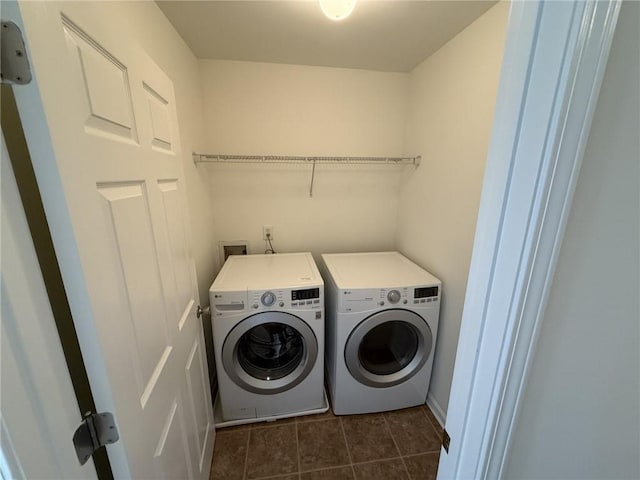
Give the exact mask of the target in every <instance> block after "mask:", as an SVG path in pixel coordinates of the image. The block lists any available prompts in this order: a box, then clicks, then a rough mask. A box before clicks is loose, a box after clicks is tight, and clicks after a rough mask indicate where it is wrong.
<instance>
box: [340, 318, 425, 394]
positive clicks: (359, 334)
mask: <svg viewBox="0 0 640 480" xmlns="http://www.w3.org/2000/svg"><path fill="white" fill-rule="evenodd" d="M432 349H433V336H432V334H431V328H429V325H428V324H427V322H426V321H425V320H424V318H422V317H421V316H420V315H418V314H417V313H415V312H411V311H409V310H402V309H392V310H384V311H381V312H378V313H374V314H373V315H371V316H369V317H367V318H366V319H364V320H363V321H362V322H361V323H360V324H358V326H357V327H356V328H354V329H353V331H352V332H351V335H350V336H349V339H348V340H347V343H346V345H345V352H344V357H345V361H346V363H347V368H348V369H349V372H350V373H351V375H352V376H353V378H355V379H356V380H358V381H359V382H360V383H363V384H365V385H369V386H370V387H390V386H392V385H397V384H399V383H402V382H404V381H406V380H407V379H409V378H411V377H412V376H413V375H415V374H416V373H417V372H418V370H420V368H421V367H422V366H423V365H424V364H425V362H426V361H427V359H428V358H429V355H431V351H432Z"/></svg>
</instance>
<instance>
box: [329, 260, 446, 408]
mask: <svg viewBox="0 0 640 480" xmlns="http://www.w3.org/2000/svg"><path fill="white" fill-rule="evenodd" d="M322 259H323V260H324V266H323V274H325V275H324V279H325V281H326V295H327V306H326V308H327V311H326V314H327V322H326V343H327V348H326V353H327V355H326V359H325V361H326V366H327V377H328V378H327V380H328V385H329V394H330V397H331V400H332V406H333V410H334V412H335V413H336V414H338V415H348V414H356V413H370V412H382V411H388V410H395V409H400V408H406V407H412V406H415V405H421V404H424V403H425V401H426V398H427V391H428V390H429V381H430V379H431V367H432V366H433V353H434V349H435V343H436V335H437V332H438V317H439V313H440V295H441V282H440V280H438V279H437V278H436V277H434V276H433V275H431V274H430V273H428V272H426V271H425V270H423V269H422V268H420V267H418V266H417V265H416V264H415V263H413V262H411V261H410V260H409V259H407V258H405V257H404V256H402V255H401V254H399V253H398V252H377V253H354V254H325V255H322Z"/></svg>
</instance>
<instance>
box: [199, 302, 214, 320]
mask: <svg viewBox="0 0 640 480" xmlns="http://www.w3.org/2000/svg"><path fill="white" fill-rule="evenodd" d="M203 315H211V307H204V308H202V307H201V306H200V305H198V308H197V309H196V317H198V318H200V317H201V316H203Z"/></svg>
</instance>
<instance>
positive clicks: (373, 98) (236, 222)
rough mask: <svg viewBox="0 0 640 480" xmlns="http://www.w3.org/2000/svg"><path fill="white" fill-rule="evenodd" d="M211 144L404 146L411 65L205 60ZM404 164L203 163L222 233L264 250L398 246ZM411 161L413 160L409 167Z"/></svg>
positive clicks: (335, 151) (242, 147)
mask: <svg viewBox="0 0 640 480" xmlns="http://www.w3.org/2000/svg"><path fill="white" fill-rule="evenodd" d="M201 71H202V85H203V93H204V95H203V103H204V110H205V124H206V133H205V135H206V141H205V142H204V149H205V150H206V152H208V153H222V154H244V155H252V154H253V155H307V156H323V155H326V156H331V155H338V156H340V155H354V156H399V155H401V154H402V152H403V136H404V125H405V108H406V94H407V88H406V87H407V80H408V75H407V74H400V73H381V72H371V71H365V70H350V69H338V68H325V67H308V66H297V65H278V64H264V63H252V62H233V61H217V60H216V61H214V60H203V61H201ZM402 168H403V167H379V166H375V167H362V166H357V167H347V166H339V167H337V166H327V165H324V166H321V167H317V169H316V174H315V184H314V191H313V197H312V198H310V197H309V180H310V177H311V168H310V166H306V165H297V166H291V165H288V166H287V165H267V166H257V165H249V166H246V165H213V164H207V165H200V166H198V170H199V172H201V174H202V176H203V178H206V179H207V180H208V185H209V186H210V188H211V192H212V206H213V215H214V221H215V224H216V226H217V228H218V231H219V233H220V235H219V236H220V239H221V240H247V241H248V242H249V248H250V253H263V252H264V250H265V248H266V245H265V242H264V241H263V239H262V225H265V224H268V225H272V226H273V229H274V230H273V238H274V247H275V249H276V250H277V251H281V252H291V251H311V252H313V253H314V254H316V256H317V254H319V253H323V252H338V251H346V252H350V251H371V250H389V249H393V248H394V246H395V245H394V242H395V226H396V215H397V207H398V195H399V185H400V175H401V173H402ZM404 168H412V167H404Z"/></svg>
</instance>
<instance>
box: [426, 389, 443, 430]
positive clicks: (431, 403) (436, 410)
mask: <svg viewBox="0 0 640 480" xmlns="http://www.w3.org/2000/svg"><path fill="white" fill-rule="evenodd" d="M427 406H428V407H429V408H430V409H431V411H432V412H433V416H434V417H436V420H438V423H439V424H440V426H441V427H442V428H444V421H445V420H446V418H447V414H446V413H445V412H444V410H443V409H442V407H441V406H440V404H439V403H438V402H437V401H436V399H435V398H433V395H431V393H429V394H428V395H427Z"/></svg>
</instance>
